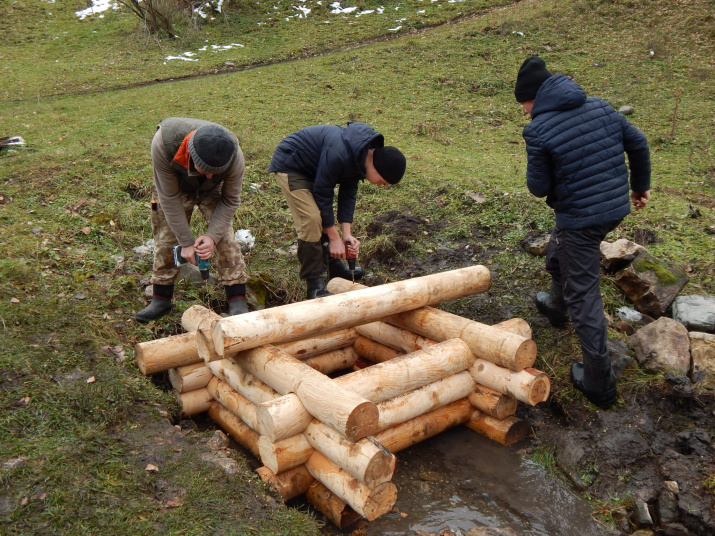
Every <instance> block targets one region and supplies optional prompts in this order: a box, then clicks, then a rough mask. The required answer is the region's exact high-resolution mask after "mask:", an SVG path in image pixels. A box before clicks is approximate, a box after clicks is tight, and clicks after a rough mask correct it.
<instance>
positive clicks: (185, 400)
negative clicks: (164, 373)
mask: <svg viewBox="0 0 715 536" xmlns="http://www.w3.org/2000/svg"><path fill="white" fill-rule="evenodd" d="M174 394H175V395H176V398H177V400H178V401H179V404H181V416H182V417H190V416H192V415H197V414H199V413H203V412H204V411H208V410H209V408H210V407H211V404H212V403H213V401H214V399H213V397H212V396H211V395H210V394H209V392H208V389H206V387H202V388H201V389H194V390H193V391H187V392H185V393H176V392H175V393H174Z"/></svg>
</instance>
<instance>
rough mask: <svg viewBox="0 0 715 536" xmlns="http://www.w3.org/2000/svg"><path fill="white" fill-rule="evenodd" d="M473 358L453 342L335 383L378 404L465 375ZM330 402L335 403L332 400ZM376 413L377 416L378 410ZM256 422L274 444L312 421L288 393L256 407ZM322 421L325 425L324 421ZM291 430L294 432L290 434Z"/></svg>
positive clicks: (456, 342) (321, 401) (371, 368)
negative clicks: (455, 375)
mask: <svg viewBox="0 0 715 536" xmlns="http://www.w3.org/2000/svg"><path fill="white" fill-rule="evenodd" d="M473 358H474V356H473V355H472V353H471V352H470V351H469V348H467V346H466V345H465V344H464V343H463V342H462V341H460V340H459V339H454V340H451V341H445V342H443V343H439V344H436V345H434V346H432V347H430V348H428V349H426V350H420V351H418V352H414V353H412V354H407V355H405V356H403V357H401V358H399V359H394V360H391V361H387V362H385V363H380V364H379V365H375V366H373V367H369V368H366V369H362V370H360V371H357V372H351V373H350V374H346V375H344V376H340V377H339V378H336V379H335V380H334V381H335V383H337V384H338V385H340V386H341V387H342V388H343V389H345V390H346V391H350V392H353V393H355V394H357V395H358V396H361V397H364V398H366V399H367V400H369V401H371V402H374V403H378V402H382V401H384V400H387V399H389V398H392V397H394V396H397V395H401V394H403V393H406V392H408V391H412V390H413V389H417V388H419V387H423V386H424V385H428V384H430V383H432V382H435V381H437V380H440V379H442V378H445V377H447V376H451V375H453V374H456V373H458V372H462V371H463V370H466V369H467V368H468V367H469V365H470V363H471V362H472V359H473ZM313 394H314V395H315V396H316V400H315V403H316V404H319V403H323V404H325V403H326V402H325V398H322V399H321V398H320V397H319V395H320V394H321V393H315V392H314V391H313ZM330 403H331V404H333V401H331V402H330ZM375 410H376V415H377V408H375ZM316 417H318V416H317V415H316ZM318 418H320V417H318ZM257 420H258V423H257V425H258V431H259V432H260V433H261V435H265V436H267V437H269V438H270V440H271V441H278V440H280V439H284V438H286V437H290V436H291V435H294V434H296V433H298V432H302V431H303V429H300V430H298V429H297V428H298V427H299V426H300V425H302V423H305V426H307V425H308V423H309V422H310V421H311V420H312V419H311V417H310V414H309V413H308V412H307V411H306V409H305V408H304V407H303V404H302V403H301V399H299V398H298V397H297V396H296V395H295V394H288V395H285V396H282V397H280V398H277V399H275V400H272V401H270V402H265V403H263V404H260V405H259V406H258V407H257ZM320 420H321V421H323V422H325V421H324V420H323V419H322V418H320ZM376 426H377V416H376V421H375V427H376ZM289 427H290V431H291V432H292V433H288V428H289ZM346 437H347V436H346ZM348 439H351V438H348ZM351 440H352V439H351ZM353 441H354V440H353Z"/></svg>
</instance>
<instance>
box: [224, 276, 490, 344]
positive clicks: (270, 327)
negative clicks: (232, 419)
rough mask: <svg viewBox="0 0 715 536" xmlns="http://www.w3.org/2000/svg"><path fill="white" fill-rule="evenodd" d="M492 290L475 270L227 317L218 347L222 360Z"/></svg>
mask: <svg viewBox="0 0 715 536" xmlns="http://www.w3.org/2000/svg"><path fill="white" fill-rule="evenodd" d="M335 279H339V278H334V279H333V281H334V280H335ZM490 284H491V278H490V274H489V270H487V269H486V268H485V267H483V266H471V267H468V268H461V269H459V270H452V271H449V272H443V273H440V274H432V275H428V276H424V277H417V278H414V279H408V280H405V281H399V282H396V283H389V284H386V285H380V286H379V287H371V288H365V289H362V290H357V291H353V292H347V293H345V294H336V295H332V296H326V297H324V298H318V299H315V300H307V301H302V302H297V303H291V304H288V305H283V306H281V307H275V308H273V309H263V310H261V311H254V312H250V313H246V314H242V315H237V316H229V317H227V318H224V319H222V320H219V321H217V322H216V323H214V325H213V328H212V334H213V339H214V345H215V347H216V351H217V353H218V354H219V355H235V354H236V353H238V352H240V351H242V350H248V349H250V348H255V347H257V346H261V345H263V344H268V343H271V344H279V343H283V342H289V341H295V340H298V339H304V338H306V337H309V336H311V335H318V334H321V333H325V332H327V331H328V329H326V328H327V327H328V326H329V327H330V330H335V329H343V328H350V327H353V326H357V325H360V324H365V323H367V322H371V321H374V320H377V319H379V318H381V317H383V316H385V315H388V314H395V313H400V312H404V311H409V310H412V309H416V308H418V307H423V306H425V305H428V304H432V303H441V302H443V301H448V300H453V299H456V298H462V297H464V296H470V295H472V294H475V293H479V292H485V291H486V290H488V289H489V286H490Z"/></svg>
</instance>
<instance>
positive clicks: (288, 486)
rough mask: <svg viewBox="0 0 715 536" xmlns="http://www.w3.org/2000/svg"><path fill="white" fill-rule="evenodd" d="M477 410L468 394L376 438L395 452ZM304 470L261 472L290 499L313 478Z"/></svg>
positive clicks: (462, 419)
mask: <svg viewBox="0 0 715 536" xmlns="http://www.w3.org/2000/svg"><path fill="white" fill-rule="evenodd" d="M474 411H475V410H474V408H473V407H472V405H471V404H470V403H469V401H468V400H467V399H466V398H465V399H462V400H458V401H456V402H452V403H451V404H447V405H446V406H442V407H441V408H439V409H436V410H434V411H431V412H429V413H426V414H424V415H420V416H419V417H416V418H414V419H412V420H410V421H407V422H404V423H402V424H399V425H397V426H394V427H393V428H390V429H388V430H385V431H383V432H380V433H379V434H377V435H376V436H375V440H376V441H377V442H378V443H380V444H381V445H382V446H384V447H385V448H386V449H388V450H389V451H390V452H392V453H393V454H395V453H397V452H399V451H401V450H404V449H406V448H407V447H410V446H412V445H416V444H417V443H419V442H420V441H424V440H425V439H429V438H430V437H433V436H435V435H437V434H439V433H441V432H444V431H445V430H448V429H449V428H453V427H454V426H457V425H459V424H463V423H465V422H467V421H468V420H469V419H470V417H471V416H472V415H473V414H474ZM304 470H305V465H299V466H297V467H293V468H292V469H288V470H286V471H283V472H280V473H278V474H275V473H274V472H273V471H271V470H270V469H269V468H268V467H262V468H260V469H259V470H258V473H259V474H260V475H261V478H262V479H263V480H265V481H267V482H270V483H271V484H272V485H273V486H274V487H275V488H276V489H277V490H278V491H279V493H280V494H281V496H282V497H283V499H284V500H286V501H287V500H290V499H292V498H294V497H297V496H298V495H302V494H304V493H305V492H306V491H307V490H308V487H309V486H310V484H311V481H312V480H311V479H306V478H305V472H304Z"/></svg>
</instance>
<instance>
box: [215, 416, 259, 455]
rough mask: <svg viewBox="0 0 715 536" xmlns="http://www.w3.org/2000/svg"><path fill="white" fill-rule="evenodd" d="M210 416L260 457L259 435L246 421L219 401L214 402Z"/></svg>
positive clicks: (249, 450) (239, 442)
mask: <svg viewBox="0 0 715 536" xmlns="http://www.w3.org/2000/svg"><path fill="white" fill-rule="evenodd" d="M209 416H210V417H211V418H212V419H213V421H214V422H215V423H216V424H218V425H219V426H220V427H221V428H222V429H223V430H225V431H226V432H228V435H230V436H231V437H232V438H233V439H234V440H235V441H236V442H237V443H238V444H239V445H241V446H242V447H243V448H245V449H246V450H247V451H248V452H250V453H251V454H253V455H254V456H255V457H256V458H259V459H260V457H259V454H260V452H259V450H258V439H259V435H258V434H257V433H256V432H255V431H254V430H253V429H251V427H250V426H248V425H247V424H246V423H245V422H243V421H242V420H241V419H239V418H238V417H236V415H234V414H233V413H232V412H231V411H229V410H228V409H227V408H226V407H224V406H223V405H222V404H221V403H219V402H213V403H212V404H211V407H210V408H209Z"/></svg>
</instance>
